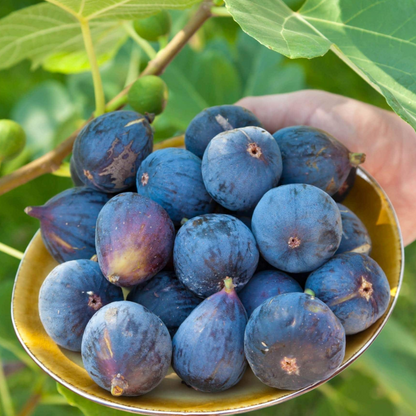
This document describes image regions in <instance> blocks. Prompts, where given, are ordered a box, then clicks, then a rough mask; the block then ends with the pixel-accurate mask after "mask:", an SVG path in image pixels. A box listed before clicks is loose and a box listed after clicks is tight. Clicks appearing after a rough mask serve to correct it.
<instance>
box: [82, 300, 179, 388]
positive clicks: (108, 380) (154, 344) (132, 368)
mask: <svg viewBox="0 0 416 416" xmlns="http://www.w3.org/2000/svg"><path fill="white" fill-rule="evenodd" d="M81 355H82V361H83V363H84V367H85V369H86V370H87V372H88V374H89V375H90V377H91V378H92V379H93V380H94V382H95V383H97V384H98V385H99V386H100V387H102V388H103V389H105V390H108V391H110V392H111V394H112V395H113V396H141V395H143V394H145V393H148V392H149V391H151V390H153V389H154V388H155V387H156V386H157V385H158V384H160V383H161V381H162V380H163V378H164V377H165V376H166V374H167V372H168V370H169V366H170V362H171V357H172V342H171V338H170V335H169V331H168V330H167V328H166V326H165V324H164V323H163V322H162V321H161V320H160V319H159V318H158V317H157V316H156V315H154V314H153V313H151V312H150V311H149V310H148V309H146V308H145V307H143V306H142V305H139V304H138V303H134V302H128V301H120V302H113V303H111V304H109V305H107V306H105V307H103V308H102V309H100V310H99V311H98V312H97V313H96V314H95V315H94V316H93V317H92V318H91V320H90V322H88V325H87V327H86V328H85V332H84V336H83V338H82V348H81Z"/></svg>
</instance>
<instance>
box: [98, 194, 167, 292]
mask: <svg viewBox="0 0 416 416" xmlns="http://www.w3.org/2000/svg"><path fill="white" fill-rule="evenodd" d="M174 239H175V228H174V226H173V223H172V221H171V219H170V218H169V215H168V214H167V212H166V211H165V210H164V209H163V208H162V207H161V206H160V205H159V204H157V203H156V202H154V201H152V200H151V199H149V198H146V197H143V196H141V195H138V194H135V193H133V192H125V193H122V194H119V195H117V196H115V197H114V198H112V199H111V200H110V201H109V202H108V203H107V204H106V205H105V206H104V208H103V209H102V210H101V212H100V215H99V216H98V220H97V232H96V237H95V244H96V248H97V257H98V263H99V265H100V267H101V270H102V272H103V274H104V276H105V277H106V278H107V279H108V280H109V281H110V282H111V283H114V284H115V285H117V286H122V287H131V286H135V285H138V284H140V283H143V282H145V281H146V280H149V279H150V278H152V277H153V276H154V275H155V274H157V273H158V272H160V271H161V270H162V269H163V268H164V267H165V266H166V264H167V262H168V261H169V259H170V257H171V255H172V250H173V241H174Z"/></svg>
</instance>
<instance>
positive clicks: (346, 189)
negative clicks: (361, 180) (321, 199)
mask: <svg viewBox="0 0 416 416" xmlns="http://www.w3.org/2000/svg"><path fill="white" fill-rule="evenodd" d="M356 177H357V168H356V167H353V168H352V169H351V170H350V173H349V174H348V176H347V179H345V181H344V183H343V184H342V185H341V186H340V187H339V189H338V191H337V192H335V194H334V195H332V198H334V201H335V202H343V201H344V199H345V198H346V197H347V196H348V194H349V193H350V192H351V189H352V187H353V186H354V184H355V178H356Z"/></svg>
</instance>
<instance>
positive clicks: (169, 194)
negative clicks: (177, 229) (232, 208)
mask: <svg viewBox="0 0 416 416" xmlns="http://www.w3.org/2000/svg"><path fill="white" fill-rule="evenodd" d="M137 192H138V193H139V194H140V195H143V196H146V197H148V198H151V199H153V201H155V202H157V203H158V204H160V205H161V206H162V207H163V208H164V209H165V210H166V211H167V213H168V214H169V216H170V218H171V220H172V221H173V223H174V224H175V225H180V224H181V220H182V219H183V218H193V217H196V216H197V215H202V214H208V213H210V212H212V211H213V210H214V209H215V205H216V204H215V202H214V200H213V199H212V198H211V196H210V195H209V194H208V192H207V191H206V189H205V186H204V182H203V181H202V174H201V159H199V158H198V157H196V156H195V155H194V154H193V153H191V152H189V151H188V150H185V149H176V148H168V149H162V150H157V151H156V152H154V153H152V154H151V155H149V156H148V157H147V158H146V159H145V160H144V161H143V163H142V164H141V166H140V168H139V170H138V171H137Z"/></svg>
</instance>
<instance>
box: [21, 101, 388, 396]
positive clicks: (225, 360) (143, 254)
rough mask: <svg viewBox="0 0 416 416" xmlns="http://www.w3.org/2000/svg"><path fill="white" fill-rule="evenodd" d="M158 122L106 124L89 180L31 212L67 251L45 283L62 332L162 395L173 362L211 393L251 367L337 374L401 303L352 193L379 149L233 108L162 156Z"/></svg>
mask: <svg viewBox="0 0 416 416" xmlns="http://www.w3.org/2000/svg"><path fill="white" fill-rule="evenodd" d="M151 122H152V118H151V117H150V116H148V115H145V116H143V115H141V114H139V113H135V112H133V111H117V112H112V113H108V114H105V115H103V116H100V117H98V118H96V119H94V120H93V121H91V122H90V123H89V124H88V125H87V126H86V127H85V128H84V129H83V130H82V131H81V132H80V134H79V135H78V137H77V139H76V142H75V145H74V151H73V156H72V159H71V174H72V177H73V180H74V183H75V184H76V185H77V187H75V188H72V189H69V190H67V191H65V192H63V193H61V194H59V195H57V196H55V197H54V198H52V199H51V200H50V201H48V202H47V203H46V204H45V205H44V206H43V207H29V208H27V209H26V212H27V213H28V214H29V215H32V216H34V217H36V218H38V219H39V220H40V221H41V234H42V238H43V241H44V243H45V246H46V248H47V249H48V250H49V252H50V254H51V255H52V256H53V257H54V259H55V260H56V261H57V262H59V263H61V264H59V265H58V266H57V267H56V268H55V269H53V270H52V272H51V273H50V274H49V275H48V276H47V277H46V279H45V281H44V283H43V285H42V288H41V290H40V295H39V311H40V318H41V321H42V323H43V325H44V327H45V330H46V332H47V333H48V335H49V336H50V337H51V338H52V339H53V340H54V341H55V342H56V343H57V344H58V345H59V346H61V347H63V348H66V349H70V350H72V351H80V352H81V355H82V359H83V363H84V367H85V369H86V370H87V372H88V373H89V375H90V376H91V378H92V379H93V380H94V381H95V382H96V383H97V384H98V385H99V386H101V387H102V388H104V389H106V390H108V391H110V392H111V393H112V394H113V395H115V396H120V395H125V396H138V395H142V394H145V393H147V392H149V391H150V390H152V389H153V388H155V387H156V386H157V385H158V384H159V383H160V382H161V381H162V380H163V378H164V377H165V375H166V374H167V371H168V369H169V366H170V365H172V366H173V369H174V371H175V372H176V373H177V374H178V376H179V377H180V378H181V379H182V380H183V382H184V383H186V384H187V385H188V386H190V387H192V388H194V389H196V390H199V391H202V392H220V391H224V390H226V389H228V388H231V387H233V386H234V385H236V384H237V383H238V382H239V381H240V380H241V378H242V377H243V375H244V373H245V371H246V369H247V367H248V366H249V367H251V370H252V371H253V372H254V374H255V375H256V376H257V378H258V379H259V380H260V381H262V382H263V383H265V384H267V385H268V386H272V387H275V388H279V389H288V390H294V389H302V388H305V387H307V386H310V385H312V384H314V383H318V382H320V381H322V380H325V379H327V378H329V377H330V376H331V375H333V374H334V373H335V372H337V371H338V370H339V368H340V366H341V365H342V362H343V360H344V355H345V347H346V336H351V335H353V334H356V333H358V332H361V331H363V330H365V329H367V328H369V327H370V326H371V325H372V324H373V323H374V322H376V321H377V320H378V319H379V318H380V317H381V316H382V315H383V314H384V313H385V311H386V309H387V307H388V304H389V301H390V288H389V283H388V281H387V278H386V276H385V274H384V272H383V270H382V269H381V268H380V266H379V265H378V264H377V263H376V262H375V261H374V260H373V259H372V258H371V257H370V256H369V255H370V253H371V246H372V242H371V238H370V236H369V234H368V231H367V229H366V227H365V225H364V223H363V222H362V221H361V220H360V219H359V218H358V217H357V216H356V215H355V214H354V213H353V212H352V211H351V210H349V209H348V208H347V207H345V206H343V205H341V204H340V202H342V201H343V199H344V198H345V197H346V196H347V194H348V192H349V191H350V190H351V188H352V186H353V185H354V180H355V175H356V170H357V166H358V165H359V164H360V163H362V162H363V161H364V155H363V154H361V153H352V152H350V151H349V150H348V149H347V148H346V147H345V146H343V145H342V144H341V143H340V142H338V141H337V140H336V139H335V138H333V137H332V136H330V135H329V134H327V133H325V132H323V131H320V130H317V129H314V128H311V127H306V126H294V127H288V128H285V129H282V130H279V131H277V132H276V133H274V134H273V135H271V134H270V133H269V132H267V131H266V130H265V129H264V128H262V126H261V123H260V122H259V120H257V118H256V117H255V116H254V114H252V113H251V112H249V111H248V110H245V109H243V108H241V107H238V106H230V105H224V106H218V107H212V108H208V109H206V110H204V111H203V112H202V113H200V114H199V115H198V116H197V117H195V119H194V120H193V121H192V122H191V124H190V125H189V127H188V129H187V131H186V134H185V145H186V149H178V148H165V149H162V150H157V151H155V152H153V153H152V148H153V129H152V126H151Z"/></svg>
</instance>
